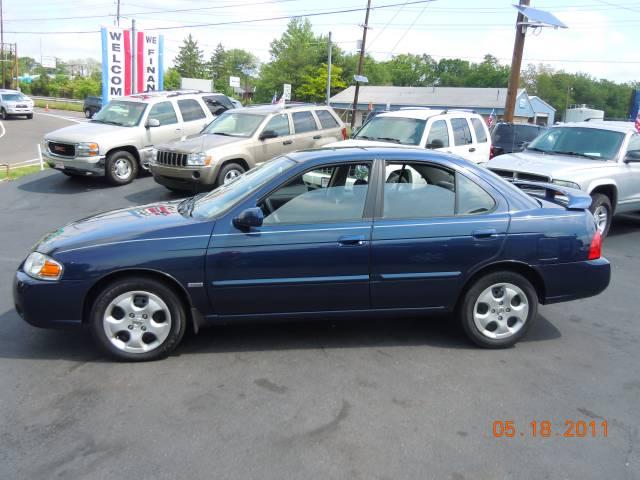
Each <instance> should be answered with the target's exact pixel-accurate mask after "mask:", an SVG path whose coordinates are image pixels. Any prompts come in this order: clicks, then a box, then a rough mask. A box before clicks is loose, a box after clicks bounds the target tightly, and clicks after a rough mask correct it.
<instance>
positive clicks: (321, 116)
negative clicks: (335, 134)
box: [316, 110, 338, 128]
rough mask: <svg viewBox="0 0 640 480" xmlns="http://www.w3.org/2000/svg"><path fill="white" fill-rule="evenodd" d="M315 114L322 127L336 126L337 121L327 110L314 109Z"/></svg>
mask: <svg viewBox="0 0 640 480" xmlns="http://www.w3.org/2000/svg"><path fill="white" fill-rule="evenodd" d="M316 115H317V116H318V120H320V125H321V126H322V128H336V127H337V126H338V121H337V120H336V119H335V118H333V115H331V114H330V113H329V112H328V111H327V110H316Z"/></svg>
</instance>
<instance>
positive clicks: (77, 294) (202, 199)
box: [13, 147, 611, 361]
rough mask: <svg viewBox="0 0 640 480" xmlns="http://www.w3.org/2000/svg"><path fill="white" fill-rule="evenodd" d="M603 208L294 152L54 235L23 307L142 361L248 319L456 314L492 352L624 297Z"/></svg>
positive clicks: (545, 190)
mask: <svg viewBox="0 0 640 480" xmlns="http://www.w3.org/2000/svg"><path fill="white" fill-rule="evenodd" d="M590 202H591V199H590V197H589V196H587V195H585V194H584V193H581V192H580V191H578V190H573V189H570V188H566V187H562V186H558V185H553V184H539V183H527V182H521V184H511V183H508V182H506V181H505V180H503V179H501V178H499V177H497V176H496V175H494V174H493V173H491V172H489V171H487V170H485V169H483V168H482V167H479V166H477V165H475V164H472V163H469V162H467V161H465V160H463V159H461V158H458V157H454V156H450V155H445V154H440V153H435V152H430V151H425V150H420V149H407V148H393V147H382V148H356V147H351V148H327V149H320V150H310V151H302V152H296V153H291V154H288V155H286V156H282V157H279V158H276V159H274V160H271V161H269V162H267V163H264V164H262V165H261V166H260V167H258V168H255V169H253V170H250V171H249V172H247V173H245V174H244V175H242V176H241V177H238V179H237V180H235V181H234V182H232V183H229V184H226V185H224V186H221V187H219V188H217V189H216V190H213V191H212V192H209V193H205V194H200V195H197V196H195V197H192V198H188V199H186V200H182V201H173V202H164V203H157V204H151V205H145V206H141V207H136V208H127V209H122V210H115V211H111V212H107V213H103V214H101V215H96V216H93V217H89V218H85V219H83V220H79V221H77V222H74V223H70V224H68V225H66V226H64V227H62V228H60V229H58V230H56V231H54V232H52V233H50V234H48V235H46V236H45V237H44V238H43V239H42V240H41V241H40V242H39V243H38V244H37V245H36V246H35V247H34V249H33V251H32V252H31V253H30V254H29V256H28V257H27V258H26V260H25V261H24V262H23V263H22V264H21V265H20V267H19V269H18V271H17V272H16V275H15V280H14V288H13V293H14V299H15V305H16V310H17V311H18V313H19V314H20V315H21V316H22V317H23V318H24V319H25V320H26V321H27V322H29V323H30V324H32V325H36V326H39V327H69V326H78V327H79V326H81V325H87V326H88V327H89V328H90V329H91V330H92V332H93V335H94V337H95V339H96V341H97V343H98V345H99V346H100V347H101V348H102V349H104V350H105V351H106V352H108V353H110V354H111V355H113V356H114V357H116V358H118V359H122V360H131V361H135V360H152V359H157V358H161V357H165V356H167V355H168V354H169V353H170V352H171V351H172V350H173V349H174V348H176V346H177V345H178V344H179V343H180V340H181V339H182V337H183V335H184V333H185V330H186V329H187V328H192V329H193V330H195V331H196V332H197V331H198V329H199V328H200V327H202V326H204V325H207V324H216V323H229V322H234V321H242V320H270V319H274V320H275V319H312V318H322V319H333V318H338V317H340V318H346V317H355V316H368V317H374V316H379V315H384V316H406V315H419V316H426V315H429V314H434V313H438V314H442V313H451V314H453V315H452V319H453V318H455V319H456V320H457V321H460V322H461V323H462V326H463V327H464V330H465V332H466V334H467V335H468V336H469V338H470V339H471V340H472V341H473V342H474V343H476V344H477V345H479V346H482V347H488V348H500V347H507V346H511V345H513V344H514V343H516V342H517V341H518V340H519V339H520V338H522V336H523V335H525V334H526V332H527V330H528V329H529V328H531V325H532V324H533V323H534V322H535V320H536V316H537V310H538V304H539V303H542V304H550V303H556V302H564V301H569V300H575V299H579V298H585V297H589V296H593V295H597V294H598V293H600V292H602V291H603V290H604V289H605V288H606V287H607V285H608V284H609V279H610V274H611V271H610V265H609V262H608V261H607V260H606V259H604V258H602V257H601V244H602V241H601V238H600V235H599V234H598V233H597V231H596V227H595V222H594V219H593V216H592V215H591V214H590V213H589V211H588V208H589V205H590Z"/></svg>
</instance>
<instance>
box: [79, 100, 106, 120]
mask: <svg viewBox="0 0 640 480" xmlns="http://www.w3.org/2000/svg"><path fill="white" fill-rule="evenodd" d="M101 108H102V98H101V97H87V98H85V99H84V104H83V105H82V111H83V112H84V116H85V117H87V118H93V116H94V115H95V114H96V113H97V112H99V111H100V109H101Z"/></svg>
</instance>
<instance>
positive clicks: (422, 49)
mask: <svg viewBox="0 0 640 480" xmlns="http://www.w3.org/2000/svg"><path fill="white" fill-rule="evenodd" d="M408 1H411V0H408ZM115 3H116V2H115V0H86V1H78V0H28V1H24V0H4V15H5V19H6V22H5V31H6V32H8V33H6V34H5V41H10V42H13V41H17V42H18V52H19V53H20V54H21V55H29V56H33V57H35V58H39V56H40V53H41V52H42V55H45V56H57V57H60V58H62V59H76V58H84V57H93V58H96V59H99V58H100V36H99V34H98V33H88V34H81V33H69V34H55V35H49V34H42V33H38V32H47V31H49V32H51V31H55V32H77V31H90V30H97V29H99V28H100V26H101V25H112V24H113V18H114V15H115V11H116V5H115ZM394 3H399V4H403V3H404V0H373V2H372V5H373V6H379V5H387V4H394ZM511 3H512V2H509V1H507V0H482V1H471V0H435V1H433V2H430V3H426V4H418V5H415V4H414V5H403V6H399V7H393V8H387V9H379V10H373V11H372V12H371V18H370V25H371V27H372V28H371V30H370V32H369V38H368V41H367V44H368V45H367V47H368V48H367V51H368V52H370V53H371V54H373V55H374V56H375V57H376V58H378V59H380V60H383V59H388V58H391V57H392V56H393V55H397V54H400V53H409V52H410V53H428V54H430V55H432V56H434V57H435V58H436V59H437V58H440V57H443V56H446V57H462V58H467V59H469V60H480V59H481V58H482V56H483V55H484V54H486V53H491V54H492V55H495V56H496V57H498V58H499V59H500V60H501V62H503V63H509V62H510V58H511V51H512V48H513V36H514V27H513V25H514V22H515V16H516V11H515V9H514V8H513V7H512V6H511ZM531 4H532V6H534V7H537V8H541V9H545V10H548V11H551V12H553V13H554V14H555V15H556V16H558V18H560V19H561V20H562V21H564V22H565V23H566V24H567V25H569V29H568V30H557V31H556V30H552V29H544V30H542V31H541V32H539V35H529V36H528V37H527V40H526V46H525V60H524V63H525V65H526V64H527V63H545V64H549V65H551V66H552V67H554V68H557V69H564V70H566V71H572V72H575V71H581V72H585V73H589V74H591V75H593V76H595V77H598V78H609V79H611V80H616V81H633V80H635V81H640V55H638V53H637V51H638V47H637V45H638V35H637V32H638V31H640V1H631V0H611V1H609V0H532V1H531ZM365 6H366V0H323V1H320V0H246V1H242V0H219V1H216V2H211V1H209V2H205V1H197V0H163V1H162V2H158V1H157V0H155V1H154V0H131V1H130V0H122V2H121V14H122V15H123V16H124V17H126V18H124V19H123V20H122V23H121V25H127V26H128V25H129V24H130V18H131V16H132V15H131V14H135V18H136V22H137V25H138V28H142V29H153V28H157V27H183V26H185V25H189V24H197V23H215V22H228V21H237V20H245V19H259V18H268V17H280V16H289V15H299V16H303V15H305V14H307V13H310V12H321V11H331V10H342V9H349V8H362V7H365ZM221 7H222V8H221ZM176 9H182V10H184V9H200V10H197V11H182V12H166V13H157V12H158V11H160V10H162V11H166V10H176ZM87 15H91V16H101V17H100V18H86V19H71V20H64V19H56V18H58V17H65V18H66V17H77V16H87ZM310 20H311V22H312V24H313V26H314V29H315V30H316V31H317V32H319V33H320V32H322V33H327V32H329V31H332V32H333V37H334V40H335V41H336V42H337V43H338V45H339V46H340V47H341V48H342V49H343V50H346V51H355V50H356V41H357V40H358V39H359V38H360V37H361V35H362V33H361V32H362V30H361V28H360V26H359V25H361V24H362V23H363V22H364V12H363V11H361V12H353V13H342V14H337V15H326V16H316V17H313V18H310ZM286 23H287V20H274V21H267V22H259V23H252V24H245V25H226V26H215V27H204V28H178V29H175V30H166V31H164V35H165V39H166V52H165V56H166V58H167V60H169V63H171V60H172V59H173V58H174V56H175V54H176V53H177V50H178V48H179V46H180V44H181V41H182V39H183V38H184V37H185V36H186V35H187V34H188V33H191V34H192V35H193V36H194V37H195V38H196V39H197V40H198V41H199V43H200V45H201V46H202V48H203V49H204V50H205V53H206V55H207V56H208V55H209V54H210V53H211V51H212V50H213V49H214V48H215V46H216V45H217V44H218V43H219V42H221V43H222V44H223V45H224V46H225V47H226V48H244V49H246V50H249V51H251V52H253V53H254V54H255V55H257V56H258V57H259V58H260V59H261V60H262V61H266V60H268V58H269V43H270V42H271V40H272V39H273V38H275V37H278V36H279V35H280V34H281V33H282V31H283V30H284V28H285V26H286ZM11 32H34V33H23V34H17V33H11Z"/></svg>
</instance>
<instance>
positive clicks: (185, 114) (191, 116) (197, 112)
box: [178, 100, 206, 122]
mask: <svg viewBox="0 0 640 480" xmlns="http://www.w3.org/2000/svg"><path fill="white" fill-rule="evenodd" d="M178 108H180V113H181V114H182V120H184V121H185V122H191V121H193V120H199V119H201V118H205V117H206V115H205V114H204V110H202V107H201V106H200V104H199V103H198V102H196V101H195V100H178Z"/></svg>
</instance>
